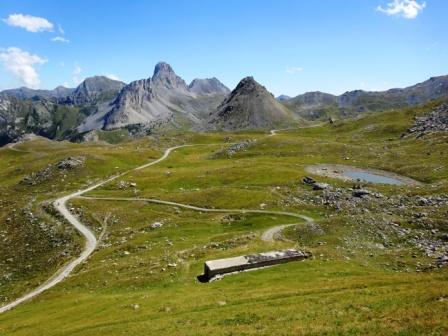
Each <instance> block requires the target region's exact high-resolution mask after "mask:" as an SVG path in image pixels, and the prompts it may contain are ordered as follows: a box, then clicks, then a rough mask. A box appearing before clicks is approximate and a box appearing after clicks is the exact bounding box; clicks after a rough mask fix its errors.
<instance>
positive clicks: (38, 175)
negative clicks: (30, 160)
mask: <svg viewBox="0 0 448 336" xmlns="http://www.w3.org/2000/svg"><path fill="white" fill-rule="evenodd" d="M85 160H86V158H85V157H84V156H76V157H72V156H70V157H68V158H66V159H63V160H61V161H59V162H57V163H51V164H49V165H47V166H45V167H44V168H42V169H41V170H39V171H36V172H32V173H31V174H28V175H26V176H25V177H24V178H23V179H22V180H21V181H20V184H24V185H29V186H35V185H38V184H40V183H43V182H45V181H48V180H50V179H51V178H53V177H54V176H55V174H56V173H57V171H59V173H60V174H64V171H67V170H73V169H77V168H80V167H82V166H84V163H85ZM64 176H65V175H64Z"/></svg>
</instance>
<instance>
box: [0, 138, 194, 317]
mask: <svg viewBox="0 0 448 336" xmlns="http://www.w3.org/2000/svg"><path fill="white" fill-rule="evenodd" d="M189 146H194V145H181V146H175V147H171V148H168V149H167V150H165V152H164V153H163V155H162V156H161V157H160V158H159V159H157V160H155V161H151V162H149V163H146V164H144V165H142V166H140V167H137V168H134V169H131V170H128V171H126V172H124V173H121V174H118V175H115V176H113V177H111V178H108V179H106V180H104V181H102V182H99V183H97V184H94V185H92V186H90V187H88V188H86V189H83V190H78V191H76V192H74V193H72V194H70V195H67V196H63V197H61V198H58V199H57V200H55V201H54V202H53V205H54V207H55V209H56V210H57V211H58V212H59V213H60V214H61V215H62V216H63V217H64V218H65V219H66V220H67V221H68V222H69V223H70V224H72V225H73V226H74V227H75V228H76V229H77V230H78V231H79V232H80V233H81V234H82V235H83V236H84V238H85V239H86V243H85V246H84V250H83V251H82V253H81V254H80V256H79V257H78V258H76V259H74V260H72V261H70V262H69V263H68V264H67V265H65V266H63V267H62V268H61V269H59V270H58V271H57V272H56V273H55V274H54V275H53V276H52V277H51V278H49V279H48V280H47V281H45V282H44V283H43V284H42V285H40V286H39V287H37V288H35V289H34V290H32V291H31V292H29V293H27V294H25V295H24V296H22V297H20V298H18V299H16V300H14V301H12V302H10V303H8V304H7V305H4V306H2V307H0V314H1V313H4V312H6V311H8V310H10V309H12V308H14V307H16V306H18V305H19V304H21V303H23V302H25V301H28V300H30V299H32V298H34V297H36V296H37V295H39V294H41V293H42V292H44V291H46V290H47V289H49V288H51V287H53V286H55V285H56V284H58V283H59V282H61V281H62V280H64V279H65V278H66V277H67V276H68V275H69V274H70V273H71V272H72V271H73V269H74V268H75V267H76V266H78V265H79V264H81V263H82V262H84V261H85V260H86V259H87V258H88V257H89V256H90V255H91V254H92V253H93V251H94V250H95V248H96V246H97V243H98V241H97V239H96V237H95V235H94V234H93V233H92V231H90V229H89V228H88V227H86V226H85V225H84V224H82V223H81V222H80V221H79V220H78V219H77V218H76V217H75V216H74V215H73V214H72V213H71V212H70V211H69V210H68V208H67V202H68V201H69V200H71V199H72V198H75V197H79V196H81V195H82V194H84V193H86V192H89V191H92V190H94V189H96V188H98V187H100V186H102V185H104V184H106V183H109V182H111V181H113V180H115V179H117V178H119V177H122V176H124V175H126V174H128V173H130V172H131V171H134V170H141V169H144V168H146V167H149V166H152V165H155V164H157V163H159V162H161V161H163V160H165V159H166V158H167V157H168V156H169V155H170V153H171V152H172V151H173V150H176V149H178V148H181V147H189Z"/></svg>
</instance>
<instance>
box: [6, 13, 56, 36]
mask: <svg viewBox="0 0 448 336" xmlns="http://www.w3.org/2000/svg"><path fill="white" fill-rule="evenodd" d="M3 22H5V23H7V24H8V25H10V26H14V27H20V28H23V29H26V30H27V31H29V32H32V33H38V32H43V31H53V24H52V23H51V22H50V21H48V20H47V19H44V18H41V17H37V16H31V15H23V14H11V15H9V16H8V18H6V19H3Z"/></svg>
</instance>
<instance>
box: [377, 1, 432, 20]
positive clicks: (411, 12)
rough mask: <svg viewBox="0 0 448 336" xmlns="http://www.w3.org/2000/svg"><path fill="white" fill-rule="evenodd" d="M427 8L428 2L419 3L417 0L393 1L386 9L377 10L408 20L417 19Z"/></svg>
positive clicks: (381, 7)
mask: <svg viewBox="0 0 448 336" xmlns="http://www.w3.org/2000/svg"><path fill="white" fill-rule="evenodd" d="M425 7H426V2H422V3H419V2H418V1H416V0H393V1H391V2H389V3H388V4H387V6H386V8H383V6H378V7H377V8H376V10H377V11H380V12H382V13H385V14H387V15H400V16H403V17H405V18H406V19H415V18H416V17H417V15H418V14H420V12H421V11H422V10H423V9H424V8H425Z"/></svg>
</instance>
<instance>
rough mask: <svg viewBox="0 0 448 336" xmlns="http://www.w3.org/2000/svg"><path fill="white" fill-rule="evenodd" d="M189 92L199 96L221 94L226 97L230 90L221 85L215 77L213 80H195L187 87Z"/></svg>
mask: <svg viewBox="0 0 448 336" xmlns="http://www.w3.org/2000/svg"><path fill="white" fill-rule="evenodd" d="M188 88H189V89H190V91H191V92H194V93H196V94H201V95H213V94H222V95H227V94H229V93H230V90H229V88H228V87H227V86H225V85H224V84H223V83H221V82H220V81H219V80H218V79H217V78H216V77H213V78H205V79H201V78H196V79H194V80H193V81H192V82H191V83H190V85H189V86H188Z"/></svg>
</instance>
